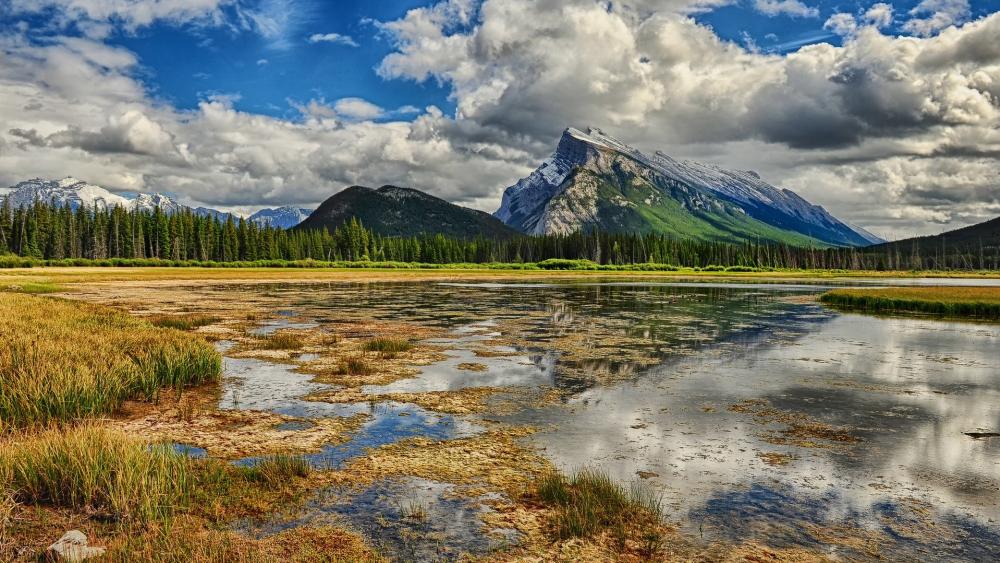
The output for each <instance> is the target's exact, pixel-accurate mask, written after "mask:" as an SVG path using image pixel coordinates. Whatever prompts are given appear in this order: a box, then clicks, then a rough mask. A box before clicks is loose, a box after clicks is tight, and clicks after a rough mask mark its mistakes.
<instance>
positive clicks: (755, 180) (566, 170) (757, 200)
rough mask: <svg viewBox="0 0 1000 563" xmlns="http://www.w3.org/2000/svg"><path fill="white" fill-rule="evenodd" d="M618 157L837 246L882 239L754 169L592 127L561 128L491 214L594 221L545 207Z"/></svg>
mask: <svg viewBox="0 0 1000 563" xmlns="http://www.w3.org/2000/svg"><path fill="white" fill-rule="evenodd" d="M621 157H625V159H626V160H627V161H628V162H630V163H632V164H630V166H633V165H634V166H638V167H639V168H640V169H641V170H642V172H641V175H643V176H650V175H652V176H655V177H657V178H658V179H659V180H661V181H662V182H666V183H668V184H671V185H678V186H684V187H685V188H686V189H688V190H693V191H695V192H698V193H701V194H703V195H704V196H705V197H708V198H710V199H715V200H717V201H718V202H719V205H724V206H735V208H737V209H739V210H741V212H743V213H745V214H746V215H747V216H750V217H753V218H754V219H755V220H757V221H760V222H763V223H766V224H768V225H771V226H773V227H775V228H779V229H782V230H785V231H793V232H797V233H801V234H803V235H806V236H808V237H812V238H815V239H817V240H820V241H823V242H827V243H830V244H837V245H866V244H871V243H877V242H882V239H880V238H878V237H876V236H874V235H872V234H871V233H869V232H867V231H865V230H864V229H859V228H856V227H853V226H851V225H850V224H848V223H845V222H843V221H841V220H839V219H837V218H836V217H834V216H832V215H831V214H830V213H828V212H827V211H826V210H825V209H823V208H822V207H820V206H818V205H813V204H811V203H809V202H808V201H806V200H805V199H803V198H802V197H800V196H799V195H798V194H796V193H795V192H792V191H791V190H788V189H782V188H777V187H775V186H772V185H771V184H768V183H767V182H765V181H764V180H762V179H761V177H760V175H759V174H758V173H756V172H753V171H739V170H727V169H725V168H722V167H720V166H716V165H711V164H703V163H699V162H694V161H690V160H685V161H681V160H677V159H675V158H673V157H671V156H669V155H667V154H665V153H663V152H661V151H656V152H654V153H652V154H649V155H647V154H646V153H643V152H641V151H639V150H638V149H635V148H633V147H631V146H629V145H627V144H625V143H623V142H622V141H619V140H618V139H615V138H614V137H611V136H610V135H607V134H605V133H604V132H603V131H601V130H600V129H596V128H589V129H587V132H586V133H585V132H583V131H581V130H579V129H575V128H572V127H570V128H568V129H566V130H565V132H563V135H562V138H561V139H560V140H559V145H558V147H557V148H556V152H555V153H554V154H553V155H552V156H551V157H549V158H547V159H545V160H544V161H543V162H542V163H541V165H539V167H538V168H537V169H536V170H535V171H534V172H532V173H531V174H530V175H528V176H527V177H525V178H523V179H521V180H520V181H518V182H517V183H516V184H514V185H513V186H510V187H509V188H507V189H506V190H505V191H504V194H503V199H502V202H501V205H500V209H498V210H497V211H496V213H495V214H494V215H495V216H496V217H497V218H498V219H500V220H501V221H503V222H505V223H507V224H508V225H510V226H513V227H515V228H518V229H520V230H522V231H523V232H527V233H531V234H544V233H547V232H548V231H549V230H551V228H552V225H554V224H559V225H562V226H563V227H565V226H566V225H574V224H578V225H584V224H586V223H588V222H592V221H593V220H594V217H590V218H585V217H584V216H582V215H581V216H580V217H578V218H576V219H574V218H573V217H567V214H569V215H572V214H573V213H574V212H571V211H567V210H566V209H565V208H564V209H562V210H561V211H560V212H561V213H562V217H561V218H560V219H559V221H556V222H555V223H553V221H552V220H551V217H548V216H547V215H546V214H547V213H549V212H550V211H551V210H550V209H548V207H549V205H548V204H549V202H551V201H552V200H553V198H554V197H556V196H558V195H559V194H560V193H562V191H564V189H565V188H566V186H564V183H565V182H566V181H567V179H568V178H569V177H570V175H571V174H572V173H573V172H574V171H575V170H579V169H584V168H589V169H591V170H592V171H594V172H596V173H599V174H600V173H604V172H605V171H606V168H607V166H606V164H607V162H608V161H609V159H620V158H621ZM654 199H655V198H654ZM578 203H579V202H578ZM592 203H593V202H591V204H588V208H587V213H591V214H592V213H593V210H592V207H593V205H592ZM577 207H578V208H579V205H578V206H577ZM580 209H582V208H580ZM581 212H582V211H581ZM581 221H582V222H581ZM561 228H562V227H561ZM604 228H606V226H604ZM678 234H679V235H683V233H678Z"/></svg>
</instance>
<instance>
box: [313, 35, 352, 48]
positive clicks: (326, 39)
mask: <svg viewBox="0 0 1000 563" xmlns="http://www.w3.org/2000/svg"><path fill="white" fill-rule="evenodd" d="M309 42H310V43H335V44H338V45H347V46H348V47H358V42H357V41H355V40H354V39H353V38H351V37H350V36H349V35H341V34H339V33H314V34H313V35H310V36H309Z"/></svg>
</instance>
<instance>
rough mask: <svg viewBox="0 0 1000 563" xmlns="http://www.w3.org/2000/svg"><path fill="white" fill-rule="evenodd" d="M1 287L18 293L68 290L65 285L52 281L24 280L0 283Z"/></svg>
mask: <svg viewBox="0 0 1000 563" xmlns="http://www.w3.org/2000/svg"><path fill="white" fill-rule="evenodd" d="M0 289H2V290H4V291H13V292H16V293H30V294H44V293H59V292H62V291H66V288H65V287H63V286H61V285H58V284H54V283H50V282H23V283H11V284H0Z"/></svg>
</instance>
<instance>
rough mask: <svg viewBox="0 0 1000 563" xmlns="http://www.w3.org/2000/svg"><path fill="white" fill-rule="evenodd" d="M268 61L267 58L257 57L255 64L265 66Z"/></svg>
mask: <svg viewBox="0 0 1000 563" xmlns="http://www.w3.org/2000/svg"><path fill="white" fill-rule="evenodd" d="M270 62H271V61H269V60H267V59H257V66H266V65H267V64H269V63H270Z"/></svg>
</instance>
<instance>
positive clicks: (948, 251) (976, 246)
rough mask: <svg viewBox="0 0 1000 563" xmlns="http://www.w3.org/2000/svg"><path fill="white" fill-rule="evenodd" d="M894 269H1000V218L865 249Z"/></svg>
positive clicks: (866, 252)
mask: <svg viewBox="0 0 1000 563" xmlns="http://www.w3.org/2000/svg"><path fill="white" fill-rule="evenodd" d="M863 252H864V254H868V255H882V256H885V257H886V259H887V263H889V264H891V267H894V268H911V267H912V268H965V269H969V268H974V269H987V268H990V269H997V268H1000V217H997V218H996V219H990V220H989V221H985V222H983V223H977V224H975V225H971V226H968V227H963V228H961V229H955V230H953V231H947V232H944V233H941V234H939V235H930V236H923V237H913V238H908V239H903V240H897V241H893V242H887V243H883V244H876V245H872V246H869V247H866V248H864V249H863Z"/></svg>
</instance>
